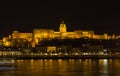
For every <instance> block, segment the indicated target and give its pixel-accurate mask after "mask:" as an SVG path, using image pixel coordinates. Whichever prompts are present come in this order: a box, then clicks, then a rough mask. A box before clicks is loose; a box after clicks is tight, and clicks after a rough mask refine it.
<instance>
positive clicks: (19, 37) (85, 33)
mask: <svg viewBox="0 0 120 76" xmlns="http://www.w3.org/2000/svg"><path fill="white" fill-rule="evenodd" d="M79 38H90V39H118V38H119V37H118V36H115V35H113V36H110V35H108V34H106V33H104V34H103V35H96V34H95V33H94V31H92V30H75V31H70V32H69V31H67V26H66V24H65V23H64V22H63V21H62V23H61V24H60V27H59V31H54V30H53V29H39V28H36V29H34V30H33V33H21V32H18V31H13V33H12V35H9V37H4V38H3V40H2V42H3V45H4V46H14V45H16V44H15V43H19V44H20V45H21V44H22V45H23V44H24V43H26V42H29V43H28V44H29V46H32V47H35V45H37V44H38V42H40V41H42V40H51V39H79ZM16 46H19V45H18V44H17V45H16ZM23 46H24V45H23ZM49 49H51V48H49Z"/></svg>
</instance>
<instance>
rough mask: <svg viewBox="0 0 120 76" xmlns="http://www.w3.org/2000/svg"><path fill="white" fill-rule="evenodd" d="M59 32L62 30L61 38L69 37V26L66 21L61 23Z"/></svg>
mask: <svg viewBox="0 0 120 76" xmlns="http://www.w3.org/2000/svg"><path fill="white" fill-rule="evenodd" d="M59 32H60V37H61V39H64V38H67V28H66V24H65V23H64V21H62V23H61V24H60V27H59Z"/></svg>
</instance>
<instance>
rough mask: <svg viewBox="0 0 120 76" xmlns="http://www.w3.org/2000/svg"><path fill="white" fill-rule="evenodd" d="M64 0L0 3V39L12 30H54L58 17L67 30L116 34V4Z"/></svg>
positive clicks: (119, 14) (119, 26) (119, 18)
mask: <svg viewBox="0 0 120 76" xmlns="http://www.w3.org/2000/svg"><path fill="white" fill-rule="evenodd" d="M68 1H69V0H68ZM68 1H65V0H63V1H62V0H61V1H57V0H56V1H51V0H48V1H44V2H43V1H42V2H32V1H31V2H30V1H29V2H27V1H26V2H10V1H9V2H3V3H1V7H0V38H2V37H3V36H8V35H9V34H11V33H12V31H13V30H18V31H20V32H33V29H34V28H44V29H47V28H48V29H54V30H55V31H58V30H59V29H58V27H59V24H60V22H61V21H62V20H64V22H65V23H66V25H67V30H68V31H73V30H76V29H78V30H80V29H81V30H94V32H95V33H96V34H103V33H108V34H111V35H112V34H120V30H119V29H120V9H119V6H118V5H117V4H109V3H107V4H106V3H105V4H101V3H100V4H95V3H92V2H83V3H82V2H79V1H74V2H73V1H69V2H68ZM111 3H112V2H111Z"/></svg>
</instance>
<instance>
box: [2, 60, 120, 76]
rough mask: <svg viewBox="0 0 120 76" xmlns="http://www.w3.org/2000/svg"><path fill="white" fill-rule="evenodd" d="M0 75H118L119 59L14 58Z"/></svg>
mask: <svg viewBox="0 0 120 76" xmlns="http://www.w3.org/2000/svg"><path fill="white" fill-rule="evenodd" d="M14 62H15V64H13V65H12V66H0V76H120V59H98V60H92V59H77V60H75V59H56V60H52V59H44V60H43V59H41V60H15V61H14Z"/></svg>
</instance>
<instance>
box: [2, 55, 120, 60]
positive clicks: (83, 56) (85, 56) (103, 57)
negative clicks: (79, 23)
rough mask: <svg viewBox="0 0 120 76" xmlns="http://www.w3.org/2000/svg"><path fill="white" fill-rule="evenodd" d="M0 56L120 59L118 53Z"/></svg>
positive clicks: (16, 57)
mask: <svg viewBox="0 0 120 76" xmlns="http://www.w3.org/2000/svg"><path fill="white" fill-rule="evenodd" d="M0 58H13V59H120V55H61V56H58V55H53V56H51V55H20V56H18V55H17V56H0Z"/></svg>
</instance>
